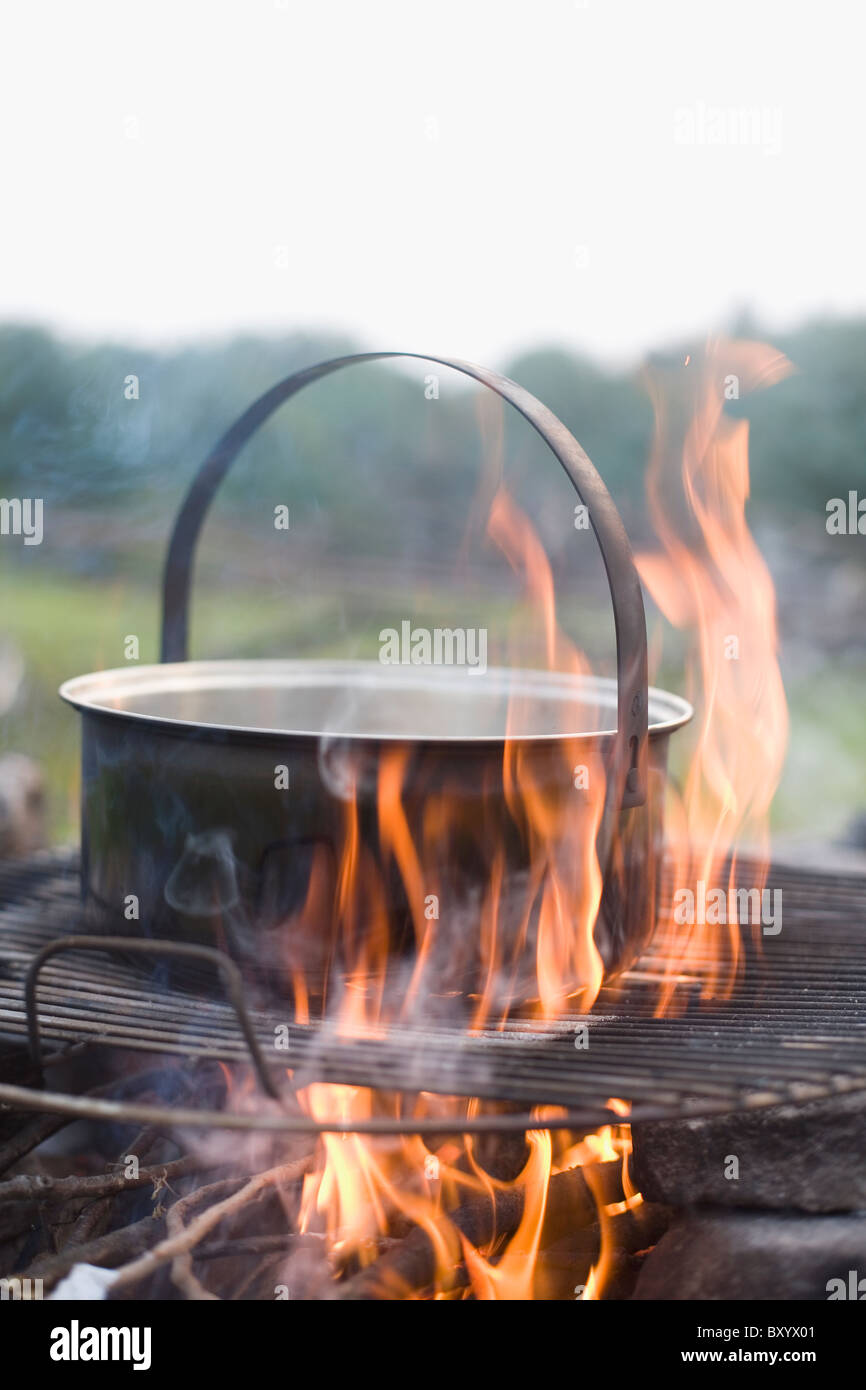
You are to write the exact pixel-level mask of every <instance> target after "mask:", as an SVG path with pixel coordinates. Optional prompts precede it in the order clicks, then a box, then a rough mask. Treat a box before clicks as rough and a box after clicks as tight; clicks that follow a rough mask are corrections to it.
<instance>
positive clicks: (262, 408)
mask: <svg viewBox="0 0 866 1390" xmlns="http://www.w3.org/2000/svg"><path fill="white" fill-rule="evenodd" d="M391 357H411V358H417V359H419V360H420V361H422V362H432V363H435V364H436V365H438V366H441V367H452V368H454V370H455V371H458V372H462V373H463V375H464V376H468V377H472V378H473V379H474V380H475V381H479V382H481V384H482V385H483V386H488V387H489V388H490V390H492V391H495V392H496V394H497V395H498V396H501V397H502V399H503V400H505V401H508V403H509V404H510V405H513V406H514V408H515V409H516V410H517V411H519V413H520V414H521V415H522V416H523V417H524V419H526V420H528V421H529V423H530V424H531V425H532V426H533V428H534V429H535V430H536V431H537V432H538V434H539V435H540V436H541V438H542V439H543V440H544V442H545V443H546V444H547V446H548V447H549V448H550V450H551V451H552V452H553V454H554V455H555V456H556V458H557V459H558V460H559V462H560V464H561V465H562V467H563V469H564V470H565V473H566V475H567V476H568V478H569V480H570V481H571V483H572V485H573V487H574V489H575V491H576V493H577V495H578V497H579V498H580V499H581V501H582V502H583V504H584V505H585V507H586V509H587V512H588V514H589V519H590V523H591V525H592V528H593V530H594V532H595V535H596V539H597V540H598V544H599V549H600V550H601V555H602V559H603V561H604V567H605V571H606V573H607V579H608V584H609V586H610V595H611V600H612V602H613V618H614V627H615V630H616V671H617V742H616V747H615V754H614V759H613V768H612V770H611V783H612V785H613V787H614V788H616V789H617V791H618V796H617V798H616V799H617V800H618V801H619V804H620V805H622V806H641V805H643V803H644V801H645V800H646V781H647V640H646V618H645V615H644V606H643V594H642V591H641V586H640V579H639V577H638V573H637V569H636V568H635V563H634V557H633V555H632V552H631V546H630V545H629V540H628V536H627V535H626V531H625V527H624V526H623V524H622V519H621V518H620V515H619V512H618V511H617V509H616V507H615V505H614V502H613V498H612V497H611V495H610V493H609V492H608V490H607V488H606V487H605V485H604V483H603V481H602V479H601V477H600V475H599V474H598V473H597V472H596V470H595V468H594V467H593V465H592V463H591V462H590V459H589V457H588V455H587V454H585V453H584V451H583V449H582V448H581V447H580V445H579V444H578V442H577V440H576V439H575V438H574V436H573V435H572V434H571V433H570V431H569V430H567V429H566V427H565V425H563V423H562V421H561V420H558V419H557V417H556V416H555V415H554V414H553V412H552V411H550V410H548V408H547V406H545V405H542V403H541V401H539V400H537V399H536V397H535V396H533V395H531V394H530V392H529V391H525V390H524V389H523V387H522V386H518V385H517V383H516V382H514V381H510V380H509V379H508V377H505V376H501V375H500V374H499V373H498V372H491V371H488V370H487V368H486V367H478V366H476V365H475V364H474V363H472V362H464V361H461V360H460V359H458V358H449V357H430V356H427V355H426V354H423V353H418V352H360V353H353V354H351V355H350V356H347V357H335V358H332V359H331V360H330V361H328V362H319V363H318V364H317V365H316V366H313V367H305V368H304V369H303V370H302V371H299V372H294V373H293V374H292V375H291V376H288V377H286V378H285V380H283V381H280V382H278V383H277V385H276V386H272V387H271V389H270V390H269V391H266V392H265V393H264V395H263V396H260V397H259V399H258V400H257V401H254V402H253V404H252V405H251V406H250V407H249V408H248V409H247V410H246V411H245V412H244V414H243V415H241V416H239V418H238V419H237V420H236V421H235V423H234V424H233V425H232V426H231V427H230V429H228V430H227V431H226V433H225V434H224V435H223V437H222V439H221V440H220V441H219V443H218V444H217V445H216V447H215V448H214V449H213V451H212V452H211V453H210V454H209V455H208V457H207V458H206V459H205V461H204V463H203V464H202V465H201V467H200V469H199V471H198V473H197V474H196V476H195V478H194V479H193V482H192V485H191V486H190V488H189V491H188V492H187V495H186V497H185V499H184V502H183V505H182V507H181V509H180V512H179V513H178V516H177V520H176V522H175V525H174V530H173V532H172V536H171V541H170V542H169V548H168V553H167V555H166V561H165V569H164V573H163V593H162V654H161V660H162V661H186V659H187V644H188V632H189V595H190V586H191V582H192V568H193V560H194V556H195V547H196V544H197V542H198V536H199V532H200V530H201V527H202V523H203V522H204V518H205V516H206V514H207V510H208V508H209V506H210V504H211V501H212V500H213V497H214V494H215V492H216V490H217V488H218V487H219V485H220V483H221V482H222V480H223V478H224V477H225V475H226V473H227V472H228V470H229V468H230V467H231V465H232V463H233V462H234V460H235V458H236V457H237V455H238V454H239V453H240V451H241V449H242V448H243V446H244V444H246V442H247V440H248V439H249V438H250V437H251V435H253V434H254V433H255V431H256V430H257V429H258V428H259V426H260V425H262V424H263V423H264V422H265V420H267V419H268V418H269V416H271V415H272V414H273V412H274V411H275V410H276V409H277V408H278V407H279V406H281V405H282V404H283V403H284V402H285V401H287V400H289V398H290V397H291V396H294V395H296V394H297V392H298V391H300V390H302V389H303V387H305V386H309V385H310V383H311V382H314V381H318V380H319V379H320V378H321V377H325V376H330V374H331V373H332V372H336V371H339V370H340V369H341V368H342V367H347V366H350V365H351V364H353V363H355V362H378V361H382V360H383V359H386V358H391Z"/></svg>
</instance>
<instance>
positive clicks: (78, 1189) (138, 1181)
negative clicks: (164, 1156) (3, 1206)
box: [0, 1155, 219, 1203]
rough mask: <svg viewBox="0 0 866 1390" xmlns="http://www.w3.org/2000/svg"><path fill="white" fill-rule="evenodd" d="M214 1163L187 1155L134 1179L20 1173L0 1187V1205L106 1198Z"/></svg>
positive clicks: (114, 1175)
mask: <svg viewBox="0 0 866 1390" xmlns="http://www.w3.org/2000/svg"><path fill="white" fill-rule="evenodd" d="M218 1166H219V1163H218V1161H217V1160H216V1159H206V1158H201V1157H196V1156H195V1155H188V1156H187V1157H186V1158H174V1159H171V1160H170V1161H169V1162H168V1163H155V1164H154V1165H153V1166H152V1167H150V1168H141V1169H140V1170H139V1173H138V1176H137V1177H135V1178H132V1177H127V1176H126V1174H125V1173H95V1174H92V1175H90V1176H88V1177H81V1178H78V1177H72V1178H53V1177H50V1176H49V1175H48V1174H47V1173H35V1174H30V1173H22V1174H21V1175H20V1176H19V1177H17V1178H10V1179H9V1180H8V1182H3V1183H0V1203H2V1202H31V1201H38V1202H65V1201H67V1200H69V1199H74V1198H76V1197H84V1198H87V1197H108V1196H111V1195H112V1194H113V1193H116V1192H125V1191H126V1189H127V1188H133V1187H147V1185H148V1183H150V1182H156V1180H157V1179H158V1178H183V1177H186V1175H187V1174H188V1173H202V1172H205V1171H206V1170H207V1169H208V1168H216V1167H218Z"/></svg>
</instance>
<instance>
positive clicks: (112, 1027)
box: [0, 853, 866, 1128]
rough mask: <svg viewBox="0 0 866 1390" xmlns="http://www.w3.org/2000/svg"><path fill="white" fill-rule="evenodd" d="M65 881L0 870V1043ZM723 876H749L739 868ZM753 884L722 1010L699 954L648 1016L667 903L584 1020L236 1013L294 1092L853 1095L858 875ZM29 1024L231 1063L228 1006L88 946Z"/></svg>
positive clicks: (664, 942)
mask: <svg viewBox="0 0 866 1390" xmlns="http://www.w3.org/2000/svg"><path fill="white" fill-rule="evenodd" d="M77 871H78V870H77V861H76V858H75V857H74V856H73V855H71V854H56V853H54V854H45V855H42V856H39V857H37V858H36V859H33V860H30V861H27V862H26V863H24V864H20V865H13V866H3V867H2V869H0V901H2V902H3V903H4V906H3V907H2V908H0V1035H2V1034H7V1035H10V1036H15V1035H21V1034H26V1032H27V1013H26V1007H25V998H24V979H25V975H26V970H27V967H28V965H29V963H30V961H31V960H32V958H33V956H34V954H35V953H36V952H37V951H38V950H39V949H40V948H41V947H43V946H44V945H46V944H47V943H48V942H49V941H51V940H53V939H55V938H57V937H62V936H64V935H69V934H71V933H73V932H75V931H76V930H77V929H78V928H79V922H78V912H79V907H78V879H77ZM739 882H740V883H741V884H744V883H747V882H749V868H748V866H747V865H745V866H743V865H741V872H740V875H739ZM767 882H768V884H769V885H770V886H772V887H773V888H781V889H782V891H783V900H784V924H783V929H782V931H781V933H780V934H779V935H778V936H768V937H765V938H764V939H763V942H762V944H761V946H760V947H759V948H758V949H756V948H755V946H754V944H753V942H752V940H751V933H750V931H749V929H746V930H745V931H744V934H743V953H744V958H745V969H744V970H743V972H742V974H741V980H740V982H739V984H738V986H737V988H736V990H735V992H734V995H733V997H732V998H731V999H730V1000H729V1001H728V1002H726V1003H715V1004H706V1003H701V1002H700V993H701V988H702V985H703V983H704V981H705V978H706V974H707V972H708V971H709V969H710V967H711V961H710V959H709V956H706V957H704V958H702V959H700V958H699V959H698V960H697V961H696V962H694V961H692V962H690V965H689V973H688V975H687V976H683V977H682V978H681V989H682V991H683V995H684V998H685V1001H686V1007H685V1009H684V1011H683V1012H682V1013H681V1014H680V1015H679V1016H677V1017H668V1018H655V1017H653V1010H654V1008H655V1006H656V1001H657V985H658V981H659V978H660V974H661V970H662V968H663V965H664V960H665V953H666V951H669V950H670V946H671V934H670V906H669V896H670V894H669V892H668V899H667V900H666V902H665V905H663V908H662V912H661V917H660V922H659V930H658V933H657V937H656V940H655V941H654V943H653V946H652V949H651V951H650V952H649V953H648V954H647V956H646V957H645V958H644V959H643V960H642V961H641V963H640V965H639V967H638V968H637V969H635V970H633V971H631V972H629V973H628V974H627V975H625V976H623V977H621V979H620V980H618V981H615V982H613V983H612V984H611V985H610V986H607V987H606V988H605V989H604V990H602V993H601V995H600V997H599V999H598V1001H597V1003H596V1006H595V1008H594V1009H593V1012H592V1014H591V1015H580V1014H571V1015H568V1016H566V1017H563V1018H560V1019H558V1020H557V1021H556V1022H553V1023H549V1024H543V1023H539V1022H538V1021H537V1020H532V1021H523V1022H521V1021H517V1022H513V1023H509V1026H508V1028H507V1030H506V1031H503V1032H499V1031H496V1032H494V1031H489V1032H480V1033H477V1034H474V1035H472V1036H467V1035H466V1034H464V1033H462V1032H459V1031H457V1030H456V1029H455V1028H453V1027H451V1028H449V1027H446V1026H436V1027H425V1028H423V1029H422V1028H415V1027H391V1028H389V1029H388V1031H387V1034H386V1035H384V1036H379V1037H369V1038H367V1037H360V1038H359V1037H353V1038H352V1039H351V1040H350V1041H349V1040H346V1039H345V1038H343V1039H341V1038H340V1037H339V1036H338V1035H337V1034H336V1031H335V1030H334V1028H333V1026H331V1025H328V1024H327V1023H314V1024H310V1025H301V1024H296V1023H293V1022H291V1021H290V1019H289V1018H288V1017H287V1016H280V1015H279V1014H278V1013H276V1012H275V1011H273V1010H270V1011H267V1012H263V1011H261V1010H250V1018H251V1021H252V1025H253V1030H254V1032H255V1034H256V1036H257V1037H258V1039H259V1041H260V1043H261V1046H262V1050H263V1052H264V1054H265V1056H266V1057H268V1058H269V1059H273V1066H274V1074H275V1075H276V1076H281V1075H282V1076H284V1074H285V1072H286V1070H291V1071H292V1084H293V1085H294V1086H296V1087H297V1086H302V1085H305V1084H307V1083H308V1082H310V1081H312V1080H320V1081H331V1082H341V1083H346V1084H350V1085H361V1086H371V1087H375V1088H377V1089H379V1090H383V1091H396V1092H404V1093H407V1094H411V1095H415V1094H417V1093H418V1092H422V1091H423V1092H432V1093H435V1094H439V1095H448V1096H451V1095H458V1096H467V1097H468V1096H477V1097H479V1098H482V1099H485V1100H496V1101H502V1102H512V1103H514V1104H515V1105H520V1106H524V1107H526V1106H531V1105H538V1104H542V1103H545V1104H551V1105H560V1106H565V1107H567V1108H568V1109H569V1111H570V1112H574V1113H580V1114H581V1115H583V1116H585V1118H586V1122H587V1123H588V1124H601V1123H604V1122H605V1121H607V1120H609V1119H610V1118H611V1112H610V1110H609V1109H608V1101H609V1099H610V1098H611V1097H618V1098H620V1099H622V1100H625V1101H627V1102H628V1103H629V1104H630V1106H631V1115H632V1118H633V1119H640V1118H658V1117H665V1116H675V1115H684V1114H707V1113H712V1112H721V1111H727V1110H735V1109H740V1108H754V1107H759V1106H765V1105H770V1104H775V1103H780V1102H785V1101H793V1102H802V1101H806V1100H811V1099H817V1098H821V1097H826V1096H829V1095H832V1094H834V1093H841V1092H844V1091H848V1090H853V1089H861V1088H866V1012H864V1008H863V1001H864V993H866V875H863V876H860V875H854V874H848V875H844V876H840V875H833V876H829V875H826V876H825V875H820V874H813V873H809V872H804V871H801V870H794V869H789V868H781V867H777V866H773V867H772V868H771V870H770V872H769V875H768V879H767ZM668 889H670V882H668ZM38 1018H39V1029H40V1035H41V1037H42V1038H43V1039H44V1040H52V1041H54V1042H60V1043H70V1042H78V1041H89V1042H90V1043H93V1044H97V1045H101V1046H104V1047H115V1048H121V1049H131V1050H135V1051H143V1052H153V1053H160V1054H168V1055H170V1056H177V1057H187V1058H195V1057H201V1058H218V1059H220V1060H222V1061H225V1062H230V1063H231V1062H242V1061H244V1060H249V1053H248V1050H247V1046H246V1043H245V1041H244V1037H243V1033H242V1030H241V1028H240V1026H239V1024H238V1020H237V1018H236V1016H235V1014H234V1012H233V1010H232V1008H231V1006H230V1005H229V1004H228V1003H226V1002H224V1001H223V1000H221V999H219V998H216V997H208V998H202V997H201V995H200V994H194V993H191V992H189V991H185V990H184V989H182V988H177V987H173V988H156V987H154V984H153V974H152V963H146V964H145V965H143V966H142V967H141V968H139V967H138V966H137V965H133V964H127V963H126V962H124V961H122V960H118V959H116V958H114V957H112V956H109V955H107V954H103V953H97V954H94V953H92V952H87V953H86V954H85V953H79V952H73V951H71V952H69V953H67V954H62V955H57V956H53V957H51V958H50V959H49V960H48V961H47V962H46V963H45V965H44V966H43V968H42V970H41V973H40V975H39V987H38ZM578 1024H586V1025H587V1028H588V1030H589V1042H588V1047H587V1048H586V1049H585V1050H578V1049H576V1048H575V1046H574V1034H575V1030H576V1028H577V1025H578ZM278 1025H288V1048H287V1050H285V1051H280V1052H276V1051H275V1049H274V1046H273V1043H274V1036H275V1034H274V1030H275V1028H276V1027H277V1026H278ZM250 1123H251V1126H252V1125H253V1124H254V1123H255V1117H252V1119H251V1121H250ZM406 1127H407V1128H408V1127H409V1126H408V1125H407V1126H406Z"/></svg>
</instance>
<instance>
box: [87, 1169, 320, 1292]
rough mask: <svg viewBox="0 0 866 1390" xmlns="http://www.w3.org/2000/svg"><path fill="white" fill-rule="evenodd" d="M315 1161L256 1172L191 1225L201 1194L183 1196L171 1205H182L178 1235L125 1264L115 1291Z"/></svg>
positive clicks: (183, 1250) (182, 1250)
mask: <svg viewBox="0 0 866 1390" xmlns="http://www.w3.org/2000/svg"><path fill="white" fill-rule="evenodd" d="M312 1161H313V1155H312V1154H307V1155H306V1157H305V1158H301V1159H297V1160H296V1161H295V1162H294V1163H285V1164H281V1165H280V1166H279V1167H277V1168H268V1169H267V1170H266V1171H265V1172H264V1173H257V1174H256V1176H255V1177H253V1178H250V1180H249V1182H247V1183H245V1185H244V1186H243V1187H242V1188H241V1189H240V1191H239V1192H234V1193H232V1195H231V1196H230V1197H226V1198H224V1199H223V1200H222V1201H221V1202H214V1204H213V1205H212V1206H210V1207H208V1209H207V1211H204V1212H202V1213H201V1215H200V1216H197V1217H195V1219H194V1220H193V1221H192V1222H190V1224H189V1226H182V1221H183V1216H184V1214H185V1212H186V1211H188V1210H189V1206H190V1205H192V1199H193V1198H196V1197H199V1196H200V1194H199V1193H190V1196H189V1197H182V1198H181V1199H180V1201H179V1202H177V1203H176V1204H175V1207H173V1208H172V1212H175V1211H176V1209H177V1208H180V1211H178V1212H177V1215H176V1216H175V1218H174V1221H173V1223H172V1224H178V1225H181V1229H180V1230H178V1232H177V1234H175V1235H171V1236H168V1237H166V1239H165V1240H161V1241H160V1243H159V1244H158V1245H157V1246H155V1247H154V1249H153V1250H148V1251H147V1252H146V1253H145V1254H143V1255H141V1256H139V1258H138V1259H136V1260H132V1261H131V1262H130V1263H129V1264H126V1265H124V1266H123V1267H122V1268H121V1269H120V1270H119V1272H118V1277H117V1279H116V1280H115V1283H114V1284H113V1286H112V1290H114V1289H120V1288H122V1287H123V1286H124V1285H125V1284H131V1283H132V1282H133V1281H134V1280H137V1279H143V1278H145V1277H146V1276H148V1275H150V1274H153V1273H154V1272H155V1271H156V1270H157V1269H158V1268H159V1267H160V1265H162V1264H165V1263H166V1261H168V1260H173V1259H174V1258H175V1257H176V1256H177V1255H183V1254H185V1253H186V1252H187V1251H189V1250H192V1249H193V1247H194V1246H195V1245H197V1244H198V1242H199V1241H200V1240H203V1239H204V1237H205V1236H206V1235H207V1234H208V1232H209V1231H212V1230H213V1228H214V1227H215V1226H216V1225H218V1223H219V1222H220V1221H222V1220H223V1219H224V1218H225V1217H227V1216H231V1215H232V1213H233V1212H235V1211H237V1210H238V1209H239V1208H240V1207H242V1206H244V1205H245V1204H246V1203H247V1202H249V1201H251V1200H252V1198H253V1197H255V1196H256V1195H257V1194H258V1193H259V1192H261V1191H262V1190H263V1189H264V1188H266V1187H271V1186H274V1185H276V1184H282V1183H290V1182H296V1181H297V1179H298V1178H300V1177H303V1175H304V1173H306V1172H307V1171H308V1170H309V1168H310V1166H311V1164H312Z"/></svg>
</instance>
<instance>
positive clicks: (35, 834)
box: [0, 753, 47, 859]
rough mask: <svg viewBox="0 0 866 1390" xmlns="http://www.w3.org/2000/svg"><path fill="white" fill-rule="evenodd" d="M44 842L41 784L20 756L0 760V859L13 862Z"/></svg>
mask: <svg viewBox="0 0 866 1390" xmlns="http://www.w3.org/2000/svg"><path fill="white" fill-rule="evenodd" d="M46 843H47V834H46V825H45V781H44V778H43V776H42V770H41V768H40V767H39V764H38V763H35V762H34V761H33V759H32V758H26V757H25V756H24V755H23V753H5V754H4V755H3V757H0V859H17V858H20V857H23V856H25V855H28V854H33V853H34V851H35V850H38V849H44V847H45V845H46Z"/></svg>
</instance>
